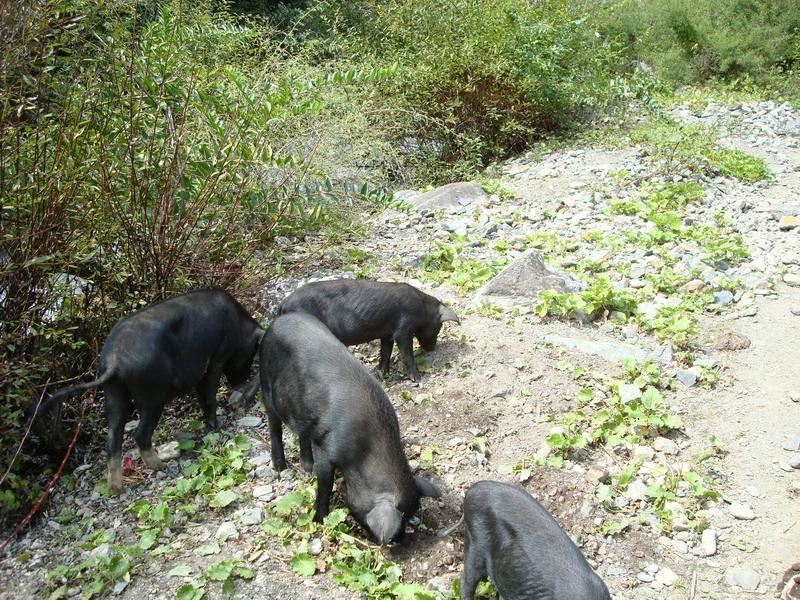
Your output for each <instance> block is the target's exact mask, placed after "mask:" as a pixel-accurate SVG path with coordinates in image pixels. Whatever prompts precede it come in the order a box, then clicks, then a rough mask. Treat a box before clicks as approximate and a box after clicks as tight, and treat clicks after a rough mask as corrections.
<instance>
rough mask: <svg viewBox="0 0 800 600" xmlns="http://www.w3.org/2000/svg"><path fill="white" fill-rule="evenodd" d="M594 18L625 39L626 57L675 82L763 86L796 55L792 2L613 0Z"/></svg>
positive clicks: (798, 37)
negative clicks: (742, 81) (712, 80)
mask: <svg viewBox="0 0 800 600" xmlns="http://www.w3.org/2000/svg"><path fill="white" fill-rule="evenodd" d="M601 15H602V16H601V21H602V22H603V27H602V29H603V31H604V32H605V33H606V34H608V35H611V36H612V37H613V36H619V37H620V38H621V39H622V40H623V41H624V42H625V46H626V55H627V57H628V59H629V61H631V62H633V61H637V60H643V61H645V62H647V63H649V64H650V65H652V66H653V67H654V68H655V69H656V72H657V73H658V74H659V75H661V76H663V77H666V78H667V79H670V80H672V81H677V82H681V83H692V82H697V81H704V80H706V79H709V78H711V77H722V78H725V79H730V80H733V79H737V78H747V77H749V78H752V79H754V80H756V81H761V82H762V83H763V82H764V81H766V80H768V79H770V78H771V77H772V76H773V74H774V73H775V71H776V70H777V71H782V72H789V71H790V70H791V69H793V68H795V66H796V64H797V62H798V59H800V11H798V10H797V2H795V0H777V1H771V0H719V1H712V0H692V1H690V0H666V1H664V2H649V1H648V0H615V1H613V2H611V3H608V4H607V7H606V9H605V10H602V11H601Z"/></svg>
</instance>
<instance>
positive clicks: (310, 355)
mask: <svg viewBox="0 0 800 600" xmlns="http://www.w3.org/2000/svg"><path fill="white" fill-rule="evenodd" d="M259 359H260V366H261V386H262V391H263V394H264V406H265V408H266V411H267V418H268V420H269V430H270V443H271V453H272V466H273V468H275V469H277V470H278V471H282V470H283V469H285V468H286V458H285V455H284V448H283V424H284V423H285V424H286V425H288V426H289V427H290V428H291V429H292V430H293V431H294V432H295V433H296V434H297V437H298V441H299V444H300V460H301V463H302V465H303V467H304V468H305V469H306V470H307V471H311V470H312V469H313V471H314V473H315V474H316V476H317V496H316V502H315V508H316V514H315V516H314V518H315V520H316V521H318V522H321V521H322V520H323V519H324V518H325V516H326V515H327V514H328V511H329V507H330V496H331V492H332V490H333V476H334V471H335V470H336V469H337V468H338V469H340V470H341V471H342V473H343V474H344V481H345V484H346V486H347V504H348V506H349V507H350V511H351V512H352V514H353V516H354V517H355V518H356V520H357V521H358V522H359V523H361V525H363V526H364V528H365V529H366V530H367V531H368V533H369V534H370V536H371V537H372V538H374V539H375V540H376V541H377V542H378V543H380V544H386V543H389V542H391V541H394V540H396V539H398V538H399V537H400V536H402V534H403V532H404V530H405V522H406V518H407V517H408V516H410V515H411V514H413V513H414V512H416V510H417V509H418V508H419V500H420V497H422V496H431V497H438V496H439V491H438V490H437V489H436V488H435V487H434V486H433V485H432V484H431V483H430V482H428V481H427V480H425V479H423V478H422V477H414V476H413V475H412V474H411V469H410V468H409V465H408V461H407V460H406V457H405V454H404V453H403V443H402V441H401V440H400V427H399V425H398V422H397V415H396V414H395V412H394V408H392V405H391V403H390V402H389V399H388V398H387V396H386V393H385V392H384V391H383V388H382V387H381V385H380V383H379V382H378V380H377V379H375V377H374V376H373V375H372V374H371V373H370V372H369V371H367V369H366V368H365V367H364V366H363V365H362V364H361V362H360V361H359V360H358V359H356V358H355V357H354V356H353V355H352V354H351V353H350V351H349V350H348V349H347V348H346V347H345V346H344V345H342V343H341V342H340V341H339V340H337V339H336V338H335V337H334V336H333V334H331V332H330V331H329V330H328V328H327V327H325V325H323V324H322V323H320V322H319V321H318V320H317V319H316V318H314V317H313V316H311V315H308V314H304V313H289V314H285V315H282V316H280V317H278V318H277V319H276V320H275V321H274V322H273V323H272V325H271V326H270V327H269V329H268V330H267V333H266V334H265V335H264V339H263V340H262V343H261V348H260V350H259Z"/></svg>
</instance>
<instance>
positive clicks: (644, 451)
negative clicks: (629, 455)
mask: <svg viewBox="0 0 800 600" xmlns="http://www.w3.org/2000/svg"><path fill="white" fill-rule="evenodd" d="M633 455H634V456H641V457H643V458H644V459H646V460H653V458H655V456H656V451H655V450H653V449H652V448H651V447H650V446H634V447H633Z"/></svg>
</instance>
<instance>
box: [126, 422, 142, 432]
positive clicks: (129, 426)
mask: <svg viewBox="0 0 800 600" xmlns="http://www.w3.org/2000/svg"><path fill="white" fill-rule="evenodd" d="M138 426H139V419H134V420H133V421H128V422H127V423H125V433H130V432H131V431H133V430H134V429H136V428H137V427H138Z"/></svg>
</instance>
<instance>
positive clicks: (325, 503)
mask: <svg viewBox="0 0 800 600" xmlns="http://www.w3.org/2000/svg"><path fill="white" fill-rule="evenodd" d="M314 457H315V461H314V472H315V473H316V475H317V498H316V500H315V501H314V508H315V513H314V520H315V521H316V522H317V523H322V521H323V520H324V519H325V517H327V516H328V513H329V512H330V502H331V494H332V493H333V472H334V466H333V465H332V464H331V462H330V461H329V460H328V457H327V455H326V454H325V453H324V452H322V450H321V449H320V448H319V447H318V446H317V447H316V448H315V449H314Z"/></svg>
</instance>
